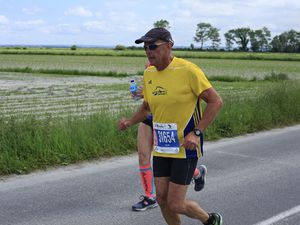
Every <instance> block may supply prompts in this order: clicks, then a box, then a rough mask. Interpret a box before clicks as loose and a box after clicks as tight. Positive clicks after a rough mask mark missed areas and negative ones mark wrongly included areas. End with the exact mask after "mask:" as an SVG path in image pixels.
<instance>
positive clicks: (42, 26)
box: [0, 0, 300, 46]
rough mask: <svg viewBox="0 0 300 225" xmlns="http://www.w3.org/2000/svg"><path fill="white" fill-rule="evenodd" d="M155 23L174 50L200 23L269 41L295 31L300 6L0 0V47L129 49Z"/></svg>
mask: <svg viewBox="0 0 300 225" xmlns="http://www.w3.org/2000/svg"><path fill="white" fill-rule="evenodd" d="M160 19H165V20H167V21H169V23H170V26H171V28H170V31H171V33H172V36H173V39H174V41H175V45H177V46H189V45H190V44H191V43H193V37H194V35H195V31H196V26H197V24H198V23H200V22H208V23H211V24H212V25H213V26H214V27H217V28H219V29H220V34H221V36H222V37H223V34H224V33H226V32H227V31H228V30H229V29H233V28H239V27H249V28H251V29H260V28H262V27H263V26H266V27H268V28H269V30H270V31H271V34H272V37H273V36H275V35H278V34H280V33H282V32H284V31H287V30H290V29H295V30H297V31H300V1H299V0H252V1H250V0H239V1H238V0H164V1H162V0H151V1H150V0H119V1H117V0H48V1H46V0H0V45H3V44H30V45H38V44H43V45H47V44H48V45H72V44H76V45H102V46H115V45H117V44H122V45H126V46H131V45H134V40H135V39H137V38H139V37H140V36H142V35H143V34H144V33H146V32H147V31H148V30H149V29H150V28H152V27H153V23H154V22H155V21H157V20H160ZM194 44H195V46H198V44H197V43H194ZM223 45H224V43H223Z"/></svg>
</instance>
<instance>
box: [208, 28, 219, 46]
mask: <svg viewBox="0 0 300 225" xmlns="http://www.w3.org/2000/svg"><path fill="white" fill-rule="evenodd" d="M219 31H220V30H219V29H217V28H215V27H212V28H211V29H210V33H209V39H210V40H211V47H212V49H218V47H219V45H220V42H221V39H220V34H219Z"/></svg>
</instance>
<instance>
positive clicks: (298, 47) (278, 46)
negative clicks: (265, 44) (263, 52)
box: [271, 29, 300, 52]
mask: <svg viewBox="0 0 300 225" xmlns="http://www.w3.org/2000/svg"><path fill="white" fill-rule="evenodd" d="M271 46H272V51H274V52H300V32H297V31H295V30H293V29H292V30H289V31H286V32H283V33H281V34H280V35H277V36H275V37H274V38H273V40H272V41H271Z"/></svg>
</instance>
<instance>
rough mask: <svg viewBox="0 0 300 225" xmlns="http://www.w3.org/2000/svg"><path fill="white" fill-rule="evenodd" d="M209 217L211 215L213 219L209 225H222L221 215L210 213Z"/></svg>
mask: <svg viewBox="0 0 300 225" xmlns="http://www.w3.org/2000/svg"><path fill="white" fill-rule="evenodd" d="M210 215H212V216H213V217H214V222H213V223H212V224H211V225H222V224H223V218H222V216H221V214H219V213H211V214H210Z"/></svg>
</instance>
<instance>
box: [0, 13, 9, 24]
mask: <svg viewBox="0 0 300 225" xmlns="http://www.w3.org/2000/svg"><path fill="white" fill-rule="evenodd" d="M8 22H9V20H8V18H7V17H6V16H3V15H0V25H1V24H7V23H8Z"/></svg>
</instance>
